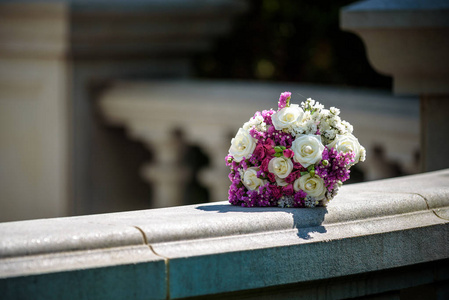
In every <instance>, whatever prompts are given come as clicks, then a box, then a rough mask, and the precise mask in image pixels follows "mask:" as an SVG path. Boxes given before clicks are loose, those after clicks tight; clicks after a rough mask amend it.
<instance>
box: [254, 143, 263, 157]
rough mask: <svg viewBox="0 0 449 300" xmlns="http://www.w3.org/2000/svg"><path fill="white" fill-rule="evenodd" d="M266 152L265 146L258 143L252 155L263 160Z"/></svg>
mask: <svg viewBox="0 0 449 300" xmlns="http://www.w3.org/2000/svg"><path fill="white" fill-rule="evenodd" d="M265 154H266V149H265V147H264V146H263V145H262V144H260V143H258V144H257V146H256V148H255V149H254V152H253V155H254V156H255V157H256V158H257V160H263V159H264V157H265Z"/></svg>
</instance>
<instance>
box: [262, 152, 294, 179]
mask: <svg viewBox="0 0 449 300" xmlns="http://www.w3.org/2000/svg"><path fill="white" fill-rule="evenodd" d="M292 170H293V163H292V161H291V160H290V159H289V158H285V157H284V156H281V157H275V158H272V159H271V160H270V162H269V163H268V171H270V172H271V173H273V174H274V175H276V176H277V177H279V178H286V177H287V176H288V175H290V173H291V171H292Z"/></svg>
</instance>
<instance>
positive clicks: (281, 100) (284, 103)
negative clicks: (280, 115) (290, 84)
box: [278, 92, 292, 110]
mask: <svg viewBox="0 0 449 300" xmlns="http://www.w3.org/2000/svg"><path fill="white" fill-rule="evenodd" d="M291 97H292V93H290V92H283V93H282V94H281V96H280V97H279V103H278V107H279V110H281V109H283V108H284V107H286V106H287V103H288V101H289V100H290V98H291Z"/></svg>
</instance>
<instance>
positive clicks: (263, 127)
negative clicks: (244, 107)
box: [243, 115, 267, 132]
mask: <svg viewBox="0 0 449 300" xmlns="http://www.w3.org/2000/svg"><path fill="white" fill-rule="evenodd" d="M253 126H255V127H256V129H257V130H258V131H261V132H265V131H267V124H266V123H265V122H264V119H263V117H262V116H260V115H258V116H255V117H253V118H251V119H249V121H248V122H246V123H245V124H243V129H245V130H247V131H249V130H251V129H252V128H253Z"/></svg>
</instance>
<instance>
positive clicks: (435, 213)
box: [414, 193, 449, 221]
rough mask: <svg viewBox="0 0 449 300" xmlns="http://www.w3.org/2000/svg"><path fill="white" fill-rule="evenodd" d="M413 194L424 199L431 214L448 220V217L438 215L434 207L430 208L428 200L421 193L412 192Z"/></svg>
mask: <svg viewBox="0 0 449 300" xmlns="http://www.w3.org/2000/svg"><path fill="white" fill-rule="evenodd" d="M414 194H415V195H418V196H420V197H421V198H423V199H424V202H426V206H427V209H428V210H430V211H432V212H433V214H434V215H435V216H436V217H437V218H439V219H441V220H445V221H449V219H447V218H444V217H442V216H440V215H438V213H437V212H436V211H435V210H434V209H432V208H430V206H429V201H428V200H427V198H426V197H424V196H423V195H421V194H419V193H414Z"/></svg>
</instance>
